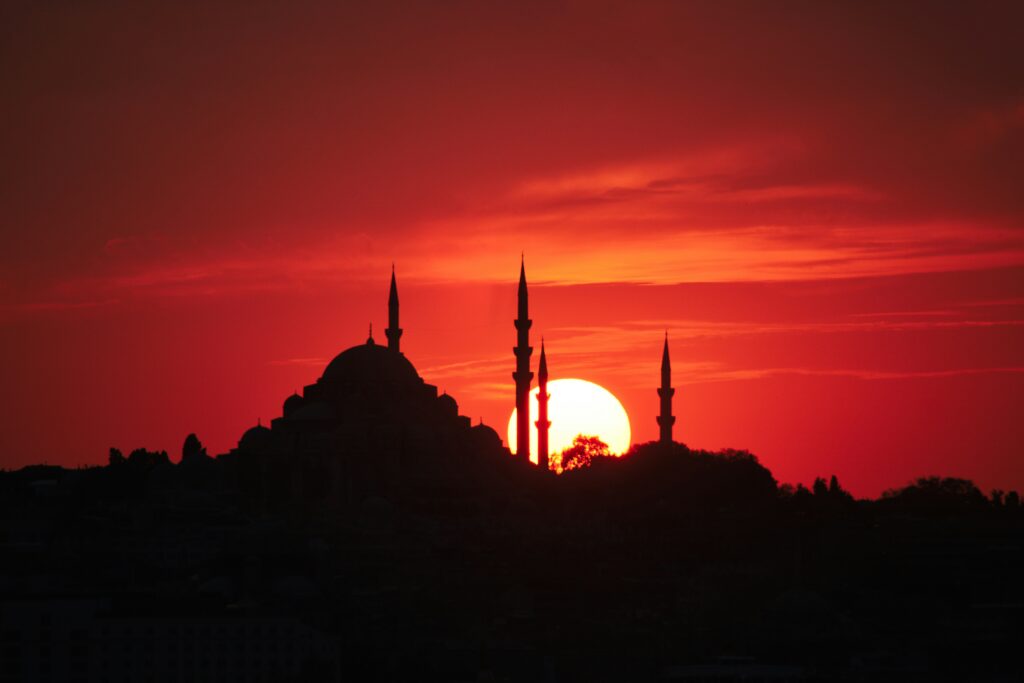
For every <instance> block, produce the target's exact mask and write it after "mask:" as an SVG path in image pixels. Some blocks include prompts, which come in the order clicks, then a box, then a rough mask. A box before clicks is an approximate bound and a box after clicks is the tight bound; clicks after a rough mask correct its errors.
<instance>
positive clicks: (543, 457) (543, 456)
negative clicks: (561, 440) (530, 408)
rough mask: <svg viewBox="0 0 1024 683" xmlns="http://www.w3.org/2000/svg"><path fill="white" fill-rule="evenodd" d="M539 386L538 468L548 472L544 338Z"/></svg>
mask: <svg viewBox="0 0 1024 683" xmlns="http://www.w3.org/2000/svg"><path fill="white" fill-rule="evenodd" d="M537 386H538V387H539V388H540V393H538V394H537V421H536V422H535V423H534V424H536V425H537V467H539V468H540V469H541V470H542V471H544V472H546V471H547V470H548V428H549V427H550V426H551V420H549V419H548V399H549V398H551V394H549V393H548V358H547V355H545V353H544V337H541V338H540V367H539V368H538V369H537Z"/></svg>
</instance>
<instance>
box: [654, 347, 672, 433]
mask: <svg viewBox="0 0 1024 683" xmlns="http://www.w3.org/2000/svg"><path fill="white" fill-rule="evenodd" d="M675 393H676V390H675V389H673V388H672V364H671V363H670V362H669V360H668V331H666V332H665V349H664V350H663V351H662V352H661V388H660V389H658V396H661V415H659V416H658V426H659V427H661V439H660V441H661V443H663V444H670V443H672V425H674V424H675V423H676V418H675V416H673V415H672V395H673V394H675Z"/></svg>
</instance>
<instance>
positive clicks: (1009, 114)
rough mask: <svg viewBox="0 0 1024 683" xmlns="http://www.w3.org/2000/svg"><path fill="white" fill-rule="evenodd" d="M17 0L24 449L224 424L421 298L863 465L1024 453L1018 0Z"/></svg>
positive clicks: (3, 281)
mask: <svg viewBox="0 0 1024 683" xmlns="http://www.w3.org/2000/svg"><path fill="white" fill-rule="evenodd" d="M213 4H214V3H202V4H198V5H188V6H187V7H186V6H184V5H183V4H182V3H166V4H165V6H164V7H162V8H159V7H158V6H157V5H156V4H154V3H147V7H146V8H143V7H141V6H123V5H121V4H120V3H118V4H117V5H116V6H115V4H114V3H110V4H107V3H102V2H90V3H8V4H6V5H5V6H4V8H3V9H0V65H2V69H0V85H2V93H3V94H2V95H0V97H2V98H3V118H2V122H3V125H2V126H0V155H2V158H3V160H4V162H3V163H2V164H0V228H2V234H3V243H4V249H3V250H0V354H2V356H0V357H2V359H3V360H0V387H2V389H3V390H2V399H0V400H2V401H3V405H2V406H0V408H2V414H3V416H4V418H3V421H2V423H0V465H2V466H4V467H19V466H21V465H24V464H27V463H31V462H40V461H47V462H51V463H62V464H78V463H98V462H102V461H104V460H105V458H106V450H107V448H108V447H109V446H119V447H121V448H123V449H131V448H134V447H137V446H147V447H149V448H163V449H167V450H169V451H171V452H172V454H174V455H175V456H176V455H177V453H178V452H179V450H180V446H181V442H182V441H183V439H184V437H185V435H186V434H187V433H189V432H191V431H195V432H197V433H198V434H199V436H200V438H201V439H203V441H204V442H205V443H206V444H207V446H208V447H209V448H210V449H211V450H212V451H215V452H222V451H224V450H226V449H228V448H229V447H230V446H232V445H233V444H234V442H235V440H237V438H238V436H239V435H240V434H241V432H242V431H243V430H244V429H245V428H247V427H248V426H250V425H251V424H253V423H254V422H255V421H256V419H257V417H262V418H263V419H264V420H268V419H270V418H272V417H274V416H276V415H279V414H280V405H281V401H282V400H283V399H284V398H285V396H287V395H288V394H289V393H291V391H292V390H293V389H295V388H301V387H302V386H303V385H305V384H308V383H311V382H312V381H314V380H315V379H316V377H317V376H318V375H319V373H320V371H321V370H322V368H323V366H324V365H325V364H326V362H327V361H328V360H329V359H330V358H331V357H332V356H333V355H334V354H335V353H337V352H338V351H340V350H342V349H344V348H346V347H348V346H350V345H352V344H355V343H359V342H361V341H363V340H364V339H365V336H366V326H367V323H368V322H369V321H373V322H374V323H375V324H376V325H377V326H378V327H379V328H383V327H384V325H385V323H386V308H385V305H386V297H387V278H388V275H389V269H390V264H391V262H392V260H394V261H395V262H396V264H397V268H398V275H399V288H400V293H401V298H402V317H403V320H402V324H403V327H405V329H406V333H405V336H404V337H403V340H402V342H403V349H404V350H405V351H406V354H407V355H408V356H409V358H410V359H411V360H412V361H413V362H414V363H415V364H416V365H417V367H418V369H419V370H420V373H421V374H422V375H423V376H424V378H425V379H426V380H427V381H429V382H432V383H435V384H437V385H439V386H440V387H442V388H444V389H446V390H448V391H449V393H452V394H453V395H454V396H455V397H456V398H457V399H458V400H459V403H460V407H461V409H462V412H463V413H464V414H467V415H470V416H472V417H473V418H474V420H475V419H476V418H478V417H483V418H484V420H485V422H487V423H489V424H491V425H494V426H495V427H497V428H498V430H499V432H500V433H502V434H503V433H504V425H505V424H506V422H507V420H508V415H509V413H510V412H511V409H512V403H513V385H512V381H511V374H510V373H511V372H512V369H513V357H512V353H511V347H512V345H513V344H514V340H515V331H514V329H513V327H512V322H511V321H512V318H513V317H514V315H515V284H516V277H517V274H518V261H519V254H520V251H521V250H525V252H526V259H527V272H528V276H529V278H530V281H531V314H532V317H533V319H534V332H535V333H536V334H535V336H537V337H539V335H540V334H541V333H543V334H544V335H545V337H546V339H547V340H548V354H549V362H550V366H551V373H552V377H566V376H575V377H580V378H583V379H589V380H591V381H595V382H598V383H600V384H602V385H604V386H606V387H607V388H609V389H610V390H611V391H613V392H614V393H615V394H616V395H618V396H619V397H620V399H621V400H622V401H623V403H624V405H625V407H626V409H627V411H628V412H629V414H630V417H631V419H632V427H633V433H634V440H648V439H652V438H655V437H656V435H657V426H656V424H655V422H654V415H655V413H656V411H657V395H656V393H655V392H654V387H655V386H656V384H657V382H658V363H659V360H660V344H661V339H662V334H663V330H664V329H666V328H667V329H668V330H669V334H670V338H671V341H672V358H673V368H674V380H675V384H676V386H677V387H678V390H677V394H676V404H675V405H676V408H675V410H676V414H677V415H678V416H679V419H678V423H677V432H676V433H677V437H678V438H681V439H682V440H684V441H686V442H687V443H688V444H689V445H691V446H695V447H703V448H721V447H737V448H748V449H750V450H752V451H754V452H755V453H757V454H758V455H759V457H760V458H761V459H762V461H763V462H764V463H765V464H766V465H768V467H770V468H771V470H772V471H773V472H774V473H775V475H776V477H777V478H778V479H780V480H782V481H790V482H797V481H802V482H810V481H811V480H812V479H813V477H814V476H816V475H829V474H832V473H835V474H837V475H838V476H839V478H840V481H841V482H843V483H844V484H846V485H847V486H849V487H850V488H851V489H852V490H853V491H854V492H855V493H857V494H859V495H875V494H877V493H878V492H879V491H881V490H883V489H885V488H888V487H892V486H898V485H902V484H904V483H906V482H907V481H908V480H909V479H911V478H912V477H915V476H918V475H926V474H932V473H936V474H945V475H957V476H965V477H970V478H973V479H975V480H976V481H977V482H978V483H979V484H980V485H981V486H982V487H983V488H986V489H987V488H993V487H1001V488H1018V489H1024V460H1022V458H1024V420H1022V419H1021V418H1022V413H1021V408H1020V406H1021V405H1022V404H1024V188H1022V178H1024V175H1022V172H1021V170H1020V169H1021V168H1022V167H1024V56H1022V54H1024V53H1022V51H1021V49H1020V26H1021V25H1022V22H1024V16H1022V15H1024V12H1022V10H1021V9H1020V5H1019V3H994V4H989V3H970V5H969V6H968V5H966V4H965V5H963V6H959V7H945V6H944V5H942V4H940V3H931V2H929V3H924V4H920V5H915V4H911V3H896V4H880V5H879V4H872V3H849V4H838V3H814V2H808V3H771V4H768V3H742V4H734V3H708V4H703V3H674V2H670V3H637V2H630V3H621V4H611V3H609V4H605V3H591V2H586V3H583V2H579V3H577V2H563V3H536V4H533V3H524V2H517V3H507V4H503V5H498V4H492V3H457V2H456V3H416V4H391V3H373V4H372V6H369V7H351V8H347V9H346V8H338V7H333V6H332V5H334V4H336V3H325V4H322V5H319V4H318V5H308V6H301V7H300V3H288V4H286V5H282V4H280V3H266V4H264V3H257V2H246V3H238V4H237V5H234V6H232V5H230V4H228V3H216V5H217V6H216V7H212V6H208V5H213Z"/></svg>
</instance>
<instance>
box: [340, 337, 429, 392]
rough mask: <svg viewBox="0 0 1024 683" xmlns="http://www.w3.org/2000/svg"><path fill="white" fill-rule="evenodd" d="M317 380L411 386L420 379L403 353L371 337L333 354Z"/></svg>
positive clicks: (419, 381)
mask: <svg viewBox="0 0 1024 683" xmlns="http://www.w3.org/2000/svg"><path fill="white" fill-rule="evenodd" d="M320 381H321V382H328V383H337V384H364V385H365V384H391V385H397V386H413V385H415V384H419V383H421V382H422V380H421V379H420V376H419V374H418V373H417V372H416V368H414V367H413V365H412V363H410V362H409V360H408V359H407V358H406V357H405V356H404V355H402V354H401V353H397V352H395V351H392V350H390V349H388V348H387V347H386V346H381V345H378V344H375V343H374V342H373V340H372V339H370V340H368V341H367V342H366V343H365V344H363V345H361V346H353V347H352V348H350V349H346V350H345V351H342V352H341V353H339V354H338V355H337V356H335V357H334V360H332V361H331V362H330V363H328V365H327V368H326V369H325V370H324V374H323V376H322V377H321V378H320Z"/></svg>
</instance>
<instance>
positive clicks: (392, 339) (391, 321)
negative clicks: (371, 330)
mask: <svg viewBox="0 0 1024 683" xmlns="http://www.w3.org/2000/svg"><path fill="white" fill-rule="evenodd" d="M384 334H385V335H386V336H387V338H388V349H389V350H391V351H394V352H395V353H400V351H399V349H398V341H399V340H400V339H401V338H402V328H401V327H399V326H398V286H397V285H395V264H394V263H392V264H391V292H390V293H389V294H388V329H386V330H384Z"/></svg>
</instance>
